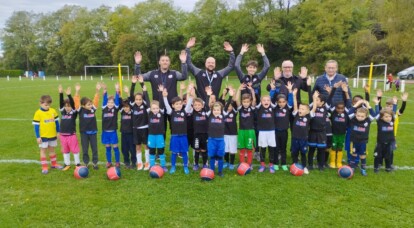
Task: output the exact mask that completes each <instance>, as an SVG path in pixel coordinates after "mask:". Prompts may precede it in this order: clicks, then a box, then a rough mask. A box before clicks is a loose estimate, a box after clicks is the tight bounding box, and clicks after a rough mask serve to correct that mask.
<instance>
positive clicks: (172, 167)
mask: <svg viewBox="0 0 414 228" xmlns="http://www.w3.org/2000/svg"><path fill="white" fill-rule="evenodd" d="M174 173H175V166H171V169H170V174H174Z"/></svg>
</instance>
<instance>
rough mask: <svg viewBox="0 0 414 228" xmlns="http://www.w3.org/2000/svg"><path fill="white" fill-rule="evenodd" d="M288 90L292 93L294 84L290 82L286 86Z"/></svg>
mask: <svg viewBox="0 0 414 228" xmlns="http://www.w3.org/2000/svg"><path fill="white" fill-rule="evenodd" d="M286 88H287V89H288V90H289V92H292V89H293V84H292V82H288V83H287V85H286Z"/></svg>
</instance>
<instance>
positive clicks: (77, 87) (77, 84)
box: [75, 83, 81, 92]
mask: <svg viewBox="0 0 414 228" xmlns="http://www.w3.org/2000/svg"><path fill="white" fill-rule="evenodd" d="M80 89H81V86H80V84H79V83H76V85H75V91H76V92H79V90H80Z"/></svg>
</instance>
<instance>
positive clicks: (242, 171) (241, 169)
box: [237, 162, 250, 176]
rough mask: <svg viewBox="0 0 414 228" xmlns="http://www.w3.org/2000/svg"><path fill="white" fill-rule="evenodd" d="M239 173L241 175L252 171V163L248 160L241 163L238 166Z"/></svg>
mask: <svg viewBox="0 0 414 228" xmlns="http://www.w3.org/2000/svg"><path fill="white" fill-rule="evenodd" d="M237 173H238V174H239V175H240V176H244V175H247V174H249V173H250V165H249V164H247V163H246V162H242V163H240V165H239V167H237Z"/></svg>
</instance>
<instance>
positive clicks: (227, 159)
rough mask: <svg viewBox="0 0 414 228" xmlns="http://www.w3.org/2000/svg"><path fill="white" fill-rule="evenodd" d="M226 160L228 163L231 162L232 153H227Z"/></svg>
mask: <svg viewBox="0 0 414 228" xmlns="http://www.w3.org/2000/svg"><path fill="white" fill-rule="evenodd" d="M224 159H226V162H227V163H229V162H230V161H229V160H230V153H228V152H226V153H225V154H224Z"/></svg>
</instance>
